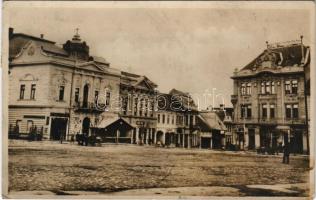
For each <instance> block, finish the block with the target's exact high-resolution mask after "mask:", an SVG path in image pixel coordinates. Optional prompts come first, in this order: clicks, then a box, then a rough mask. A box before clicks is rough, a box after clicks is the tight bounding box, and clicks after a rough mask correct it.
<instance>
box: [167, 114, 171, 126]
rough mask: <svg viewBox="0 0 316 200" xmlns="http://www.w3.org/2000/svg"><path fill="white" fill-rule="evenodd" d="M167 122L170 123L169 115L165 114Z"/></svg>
mask: <svg viewBox="0 0 316 200" xmlns="http://www.w3.org/2000/svg"><path fill="white" fill-rule="evenodd" d="M169 123H170V116H169V115H167V124H169Z"/></svg>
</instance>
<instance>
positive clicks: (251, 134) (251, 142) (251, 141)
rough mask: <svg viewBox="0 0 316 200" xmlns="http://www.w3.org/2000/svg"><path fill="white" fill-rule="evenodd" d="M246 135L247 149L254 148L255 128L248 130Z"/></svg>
mask: <svg viewBox="0 0 316 200" xmlns="http://www.w3.org/2000/svg"><path fill="white" fill-rule="evenodd" d="M248 137H249V141H248V142H249V143H248V149H249V150H253V149H255V148H256V146H255V130H254V129H249V130H248Z"/></svg>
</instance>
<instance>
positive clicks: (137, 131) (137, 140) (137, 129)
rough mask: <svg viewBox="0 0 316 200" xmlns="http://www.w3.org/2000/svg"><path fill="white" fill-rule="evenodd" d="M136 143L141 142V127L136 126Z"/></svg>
mask: <svg viewBox="0 0 316 200" xmlns="http://www.w3.org/2000/svg"><path fill="white" fill-rule="evenodd" d="M136 144H139V128H136Z"/></svg>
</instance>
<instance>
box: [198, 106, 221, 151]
mask: <svg viewBox="0 0 316 200" xmlns="http://www.w3.org/2000/svg"><path fill="white" fill-rule="evenodd" d="M196 121H197V126H198V127H199V138H200V142H199V144H200V148H209V149H224V148H225V147H226V138H225V133H226V131H227V128H226V127H225V125H224V122H223V121H222V120H221V118H220V117H219V115H218V114H217V113H216V112H215V111H201V112H200V113H199V115H198V117H197V120H196Z"/></svg>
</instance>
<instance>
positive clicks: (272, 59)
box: [231, 40, 310, 153]
mask: <svg viewBox="0 0 316 200" xmlns="http://www.w3.org/2000/svg"><path fill="white" fill-rule="evenodd" d="M309 68H310V48H309V47H308V46H305V45H303V43H302V40H301V41H293V42H290V43H278V44H268V43H267V48H266V49H265V50H264V52H263V53H261V54H260V55H259V56H258V57H256V58H255V59H254V60H253V61H251V62H250V63H249V64H248V65H246V66H245V67H244V68H242V69H241V70H236V71H235V72H234V75H233V76H232V77H231V78H232V79H233V81H234V94H233V95H232V97H231V101H232V104H233V106H234V116H233V119H234V125H235V126H236V129H235V131H234V135H235V136H234V137H235V138H236V140H235V143H236V144H238V145H239V146H240V148H241V149H249V150H251V149H258V148H272V149H276V148H277V147H279V146H281V145H284V143H285V142H289V144H290V147H291V150H292V152H295V153H303V152H308V150H309V131H308V104H309V102H308V101H309V100H308V99H309V98H308V97H309V86H308V85H309V79H310V78H309Z"/></svg>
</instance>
